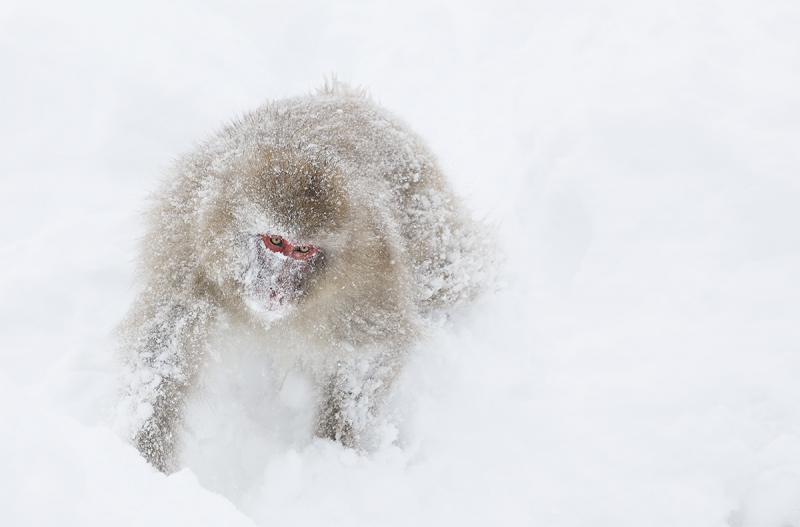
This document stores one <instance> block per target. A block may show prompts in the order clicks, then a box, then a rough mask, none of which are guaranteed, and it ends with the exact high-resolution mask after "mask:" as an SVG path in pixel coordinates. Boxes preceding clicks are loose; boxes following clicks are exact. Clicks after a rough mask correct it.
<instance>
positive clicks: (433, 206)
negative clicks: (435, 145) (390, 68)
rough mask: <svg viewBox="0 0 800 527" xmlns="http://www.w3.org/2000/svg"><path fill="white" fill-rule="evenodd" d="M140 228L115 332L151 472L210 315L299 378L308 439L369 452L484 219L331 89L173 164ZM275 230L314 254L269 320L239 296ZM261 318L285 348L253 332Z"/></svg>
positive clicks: (200, 360)
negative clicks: (311, 419)
mask: <svg viewBox="0 0 800 527" xmlns="http://www.w3.org/2000/svg"><path fill="white" fill-rule="evenodd" d="M146 222H147V232H146V234H145V236H144V238H143V239H142V241H141V244H140V248H139V260H138V279H139V282H140V284H141V287H142V291H141V293H140V295H139V297H138V299H137V300H136V302H135V303H134V305H133V306H132V308H131V310H130V313H129V314H128V315H127V317H126V318H125V320H123V321H122V323H121V324H120V326H119V328H118V334H119V340H120V343H121V353H122V359H123V362H124V373H123V379H124V387H123V397H122V402H121V410H120V416H121V418H120V419H121V421H122V422H123V425H124V427H125V430H126V431H127V432H126V433H129V434H130V436H131V439H132V441H133V442H134V444H135V445H136V446H137V448H138V449H139V450H140V451H141V452H142V454H143V455H144V456H145V458H147V459H148V461H150V462H151V463H152V464H153V465H154V466H156V467H157V468H158V469H159V470H162V471H164V472H170V471H173V470H175V469H176V468H177V467H178V466H179V464H180V436H181V429H182V422H183V421H182V419H183V406H184V404H185V401H186V398H187V396H188V394H189V393H190V392H191V390H193V389H194V388H195V387H196V386H197V385H198V382H199V381H198V376H199V375H201V371H202V367H203V365H204V364H206V363H207V360H206V356H207V354H208V352H209V349H208V347H209V341H210V335H211V334H212V333H214V332H215V331H216V329H215V328H216V325H217V324H219V323H220V321H221V320H231V319H236V320H238V321H243V322H244V323H246V324H248V325H249V326H251V327H253V328H255V329H254V330H255V331H257V332H259V331H260V332H263V333H264V335H265V336H264V353H270V354H272V355H273V356H275V357H276V359H277V360H280V361H283V362H285V363H292V364H299V365H301V366H302V367H305V368H307V369H308V370H309V371H310V372H311V373H312V374H313V376H314V378H315V379H316V382H317V383H318V385H319V387H320V394H321V400H320V404H319V410H318V419H317V426H316V428H315V432H316V434H317V435H319V436H322V437H329V438H331V439H334V440H337V441H340V442H341V443H342V444H344V445H346V446H350V447H356V448H369V447H370V445H371V441H372V439H371V435H370V430H371V427H372V426H373V425H374V423H375V420H376V418H377V416H378V415H379V413H380V406H381V404H382V401H383V399H384V398H385V395H386V393H387V391H388V390H389V388H390V386H391V383H392V381H393V379H394V378H395V377H396V375H397V373H398V372H399V370H400V368H401V367H402V366H403V364H404V362H405V360H406V357H407V353H408V351H409V349H410V348H411V347H412V346H413V345H414V343H415V342H417V341H418V339H419V338H420V336H421V335H422V334H423V333H424V331H425V327H426V324H427V322H426V321H427V320H428V319H429V317H430V316H431V315H432V314H435V313H437V312H441V311H443V310H446V309H449V308H451V307H453V306H455V305H458V304H460V303H463V302H465V301H467V300H469V299H470V298H472V297H473V296H474V295H475V294H476V293H477V292H478V291H479V290H480V289H481V288H482V286H483V284H484V282H485V279H486V274H487V262H488V260H489V257H488V250H489V247H488V246H487V245H486V244H484V243H483V242H484V240H485V228H484V227H483V226H481V225H480V224H477V223H475V222H474V221H472V220H471V219H470V218H469V216H468V215H467V213H466V212H465V211H464V210H463V209H462V207H461V204H460V202H459V201H458V199H457V198H456V197H455V196H454V195H453V193H452V191H451V190H450V187H449V185H448V183H447V181H446V180H445V178H444V177H443V175H442V174H441V171H440V170H439V168H438V166H437V164H436V162H435V159H434V158H433V156H432V155H431V154H430V153H429V152H428V150H427V149H426V147H425V146H424V145H423V143H422V141H421V140H420V139H419V138H418V137H417V136H416V135H414V134H413V133H411V132H410V131H409V130H408V129H407V128H406V127H405V125H403V124H402V123H401V122H400V121H398V120H397V119H396V118H394V117H392V116H391V115H390V114H388V113H387V112H386V111H384V110H383V109H381V108H379V107H378V106H376V105H375V104H373V103H372V102H371V101H370V100H369V99H368V98H366V97H365V96H364V95H363V92H359V91H358V90H353V89H351V88H347V87H346V86H343V85H341V84H339V83H336V82H335V81H333V82H332V83H331V84H329V85H328V86H327V88H323V90H321V92H320V93H319V94H318V95H315V96H307V97H299V98H295V99H288V100H283V101H277V102H274V103H269V104H266V105H265V106H263V107H262V108H260V109H258V110H256V111H254V112H252V113H250V114H247V115H245V116H244V117H243V118H242V119H241V120H239V121H237V122H235V123H233V124H231V125H229V126H228V127H226V128H224V129H223V130H221V131H220V132H219V133H218V134H216V135H215V136H214V137H212V138H211V139H210V140H209V141H207V142H206V143H204V144H202V145H199V146H198V147H197V148H196V149H195V150H194V151H193V152H191V153H189V154H188V155H186V156H184V157H182V158H181V159H179V160H178V162H177V163H176V164H175V166H174V168H173V169H172V171H171V172H170V173H169V175H168V176H167V177H166V179H165V180H164V182H163V184H162V186H161V188H160V189H159V191H158V192H157V193H156V194H155V195H154V196H153V202H152V207H151V209H150V211H149V212H148V214H147V217H146ZM276 233H277V234H280V235H282V236H287V237H290V238H292V239H298V240H305V241H308V242H310V243H313V244H314V246H316V247H318V248H319V250H320V255H319V258H317V260H315V262H314V264H313V265H312V266H311V267H310V268H309V269H308V270H307V271H304V272H303V274H302V281H301V282H299V284H300V285H299V286H298V291H297V299H296V301H295V302H294V303H293V305H292V306H291V309H289V308H287V309H286V310H283V311H281V312H280V315H279V316H278V315H273V314H272V313H270V312H265V310H263V309H260V308H259V307H258V305H256V304H257V303H258V302H257V301H254V300H253V298H255V297H254V296H253V295H254V294H253V292H252V290H253V287H254V286H253V285H252V283H253V280H255V279H254V278H253V276H255V275H256V274H257V272H258V266H259V265H261V264H260V263H259V262H264V259H265V258H269V257H270V255H269V254H268V253H265V252H264V250H263V246H261V245H259V244H260V243H261V241H260V236H261V235H264V234H276ZM275 328H279V329H280V332H281V333H282V334H291V335H292V336H293V338H292V339H291V343H287V344H285V345H284V344H282V345H279V346H276V345H275V344H274V342H272V341H271V340H270V339H268V338H267V336H266V335H267V332H269V331H275Z"/></svg>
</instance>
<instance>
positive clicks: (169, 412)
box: [119, 292, 215, 473]
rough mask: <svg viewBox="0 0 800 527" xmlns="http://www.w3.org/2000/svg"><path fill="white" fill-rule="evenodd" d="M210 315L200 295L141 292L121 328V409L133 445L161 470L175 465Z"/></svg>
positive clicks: (210, 307) (211, 308)
mask: <svg viewBox="0 0 800 527" xmlns="http://www.w3.org/2000/svg"><path fill="white" fill-rule="evenodd" d="M214 315H215V310H214V309H213V306H211V305H210V304H209V303H207V302H204V301H202V300H198V299H180V298H177V297H170V296H168V295H163V294H155V295H154V294H148V293H147V292H145V293H143V294H142V296H141V297H140V298H139V299H138V300H137V303H136V305H134V307H133V309H132V310H131V312H130V314H129V315H128V317H127V319H126V320H125V321H123V324H122V325H121V326H120V329H119V334H120V340H121V341H122V348H123V353H124V355H123V360H124V362H125V369H124V374H123V391H124V395H123V400H122V408H121V413H122V416H123V419H125V420H126V421H127V423H126V425H127V428H128V430H129V433H130V437H131V440H132V441H133V443H134V445H135V446H136V447H137V448H138V449H139V451H140V452H141V453H142V455H143V456H144V457H145V458H146V459H147V460H148V461H149V462H150V463H151V464H152V465H153V466H154V467H156V468H157V469H159V470H160V471H162V472H165V473H169V472H171V471H173V470H175V469H176V468H177V448H176V447H177V446H178V440H179V428H180V426H181V424H182V420H183V409H184V401H185V398H186V395H187V393H188V390H189V388H190V387H191V386H193V385H194V380H195V377H196V375H197V371H198V369H199V366H200V364H201V363H202V358H203V354H204V353H205V351H206V349H205V342H206V338H207V334H208V326H209V323H210V322H211V320H212V319H213V318H214Z"/></svg>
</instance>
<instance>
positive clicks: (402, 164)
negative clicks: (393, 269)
mask: <svg viewBox="0 0 800 527" xmlns="http://www.w3.org/2000/svg"><path fill="white" fill-rule="evenodd" d="M227 134H228V136H229V137H235V136H237V135H238V136H239V137H240V138H241V139H242V140H244V141H247V142H251V143H255V144H262V145H268V146H278V147H285V146H287V145H288V146H290V147H291V148H292V149H294V150H296V151H297V152H299V153H301V155H304V156H309V157H322V158H323V159H325V161H326V162H328V163H330V164H333V165H336V167H337V169H338V170H339V172H340V173H341V174H342V175H343V176H344V178H345V180H346V184H347V186H348V200H349V201H350V206H351V207H370V208H375V207H376V205H377V208H378V209H380V210H381V211H383V213H384V214H387V215H389V216H391V221H392V223H394V225H395V227H396V229H397V230H398V231H399V232H398V234H399V235H400V237H401V239H402V243H403V244H404V250H405V252H406V254H407V255H408V257H409V260H410V263H411V266H412V268H413V272H414V275H415V276H414V279H415V280H417V281H418V286H419V287H418V288H417V291H416V297H417V302H418V303H419V305H420V307H421V308H422V310H423V311H428V310H430V309H441V308H447V307H450V306H453V305H457V304H459V303H461V302H463V301H466V300H468V299H470V298H471V297H473V296H474V295H475V294H476V293H477V292H478V291H479V290H480V289H481V288H482V287H483V286H485V283H486V278H487V271H488V269H487V268H486V267H487V262H488V258H487V254H488V251H489V250H490V247H489V246H488V245H487V244H486V240H487V236H486V231H487V229H486V227H485V226H483V225H481V224H479V223H477V222H475V221H474V220H472V219H471V218H470V217H469V214H468V213H467V212H466V211H465V210H464V208H463V206H462V204H461V202H460V200H459V199H458V198H457V197H456V196H455V194H454V193H453V191H452V189H451V187H450V185H449V183H448V182H447V180H446V178H445V177H444V175H443V174H442V172H441V170H440V169H439V167H438V164H437V162H436V159H435V157H434V156H433V154H432V153H431V152H430V151H429V150H428V148H427V147H426V146H425V144H424V143H423V141H422V139H421V138H420V137H419V136H418V135H416V134H414V133H413V132H411V131H410V130H409V128H408V127H407V126H406V125H405V124H404V123H403V122H402V121H400V120H399V119H397V118H396V117H394V116H392V115H391V114H390V113H389V112H387V111H386V110H384V109H382V108H380V107H379V106H377V105H376V104H374V103H373V102H372V101H370V100H369V99H368V98H366V97H364V96H363V95H360V94H354V93H351V92H348V91H346V90H341V89H335V90H332V92H329V93H322V94H318V95H314V96H306V97H297V98H292V99H284V100H280V101H277V102H272V103H268V104H266V105H264V106H263V107H261V108H259V109H258V110H256V111H254V112H253V113H251V114H249V115H247V116H245V117H244V118H243V119H242V121H241V122H240V123H237V124H235V125H233V126H232V127H230V128H228V129H227Z"/></svg>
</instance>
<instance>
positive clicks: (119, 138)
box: [0, 0, 800, 527]
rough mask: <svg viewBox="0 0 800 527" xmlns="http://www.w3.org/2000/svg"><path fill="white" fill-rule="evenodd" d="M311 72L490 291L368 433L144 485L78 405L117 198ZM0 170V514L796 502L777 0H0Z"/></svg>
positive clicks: (795, 168) (799, 424)
mask: <svg viewBox="0 0 800 527" xmlns="http://www.w3.org/2000/svg"><path fill="white" fill-rule="evenodd" d="M333 71H335V72H337V73H338V75H339V78H340V79H343V80H349V81H351V82H353V83H354V84H361V85H363V86H364V87H366V88H368V89H369V91H370V93H371V94H372V97H373V99H375V100H376V101H379V102H380V103H381V104H382V105H383V106H385V107H387V108H389V109H390V110H391V111H393V112H394V113H396V114H397V115H399V116H401V117H402V118H404V119H405V120H406V121H407V122H408V123H409V124H410V125H411V127H412V128H413V129H415V130H416V131H418V132H419V133H420V134H421V135H422V136H423V137H425V138H426V139H427V141H428V143H429V144H430V146H431V148H432V149H433V151H434V152H436V153H437V155H438V156H439V158H440V160H441V163H442V166H443V167H444V168H445V170H446V171H447V173H448V174H449V175H450V177H451V178H452V181H453V184H454V185H455V187H456V188H457V190H458V191H459V193H460V194H461V195H463V196H465V198H466V199H467V201H468V203H469V204H470V205H471V208H472V209H473V210H474V211H475V212H476V214H478V215H479V216H483V217H488V218H489V219H490V220H491V221H493V222H495V223H496V224H497V225H498V226H499V229H498V230H499V232H498V240H499V241H498V243H500V244H502V246H503V248H504V252H505V253H506V255H507V261H506V264H505V269H504V273H505V275H504V280H505V287H504V288H503V289H502V290H501V291H500V292H499V293H498V294H496V295H493V296H490V297H488V298H485V299H483V300H482V301H481V302H479V303H478V304H476V305H475V306H473V308H472V309H471V310H469V311H468V312H466V313H463V314H461V315H460V316H459V317H456V319H455V320H454V322H453V324H452V326H451V327H448V328H446V329H444V330H442V331H440V332H439V333H437V334H436V335H433V336H432V337H431V339H430V340H429V341H428V342H426V343H425V345H424V346H423V347H422V349H421V350H420V352H419V353H418V354H417V355H416V356H415V357H414V359H413V361H412V363H411V364H410V366H409V368H408V369H407V371H406V372H405V373H404V375H403V377H402V379H401V381H400V383H399V384H398V386H397V390H396V394H395V397H394V399H393V403H392V404H393V408H394V409H395V411H396V412H398V413H399V414H400V415H402V417H403V421H402V423H401V424H400V426H399V438H398V440H397V441H396V442H395V443H394V444H392V445H386V446H385V447H384V448H382V449H381V450H380V451H378V452H376V453H374V454H372V455H370V456H363V457H359V456H357V455H355V454H354V453H353V452H351V451H346V450H344V449H341V448H339V447H338V446H336V445H334V444H332V443H329V442H325V441H319V440H317V441H311V440H310V439H307V440H306V441H305V442H302V441H301V442H298V443H296V444H283V443H272V444H270V445H241V448H242V450H244V451H248V450H249V451H251V452H252V453H253V454H254V459H257V460H260V461H259V463H260V465H254V466H253V469H254V470H255V471H256V472H257V473H258V477H257V478H256V479H255V480H252V481H247V482H242V488H238V489H235V490H229V491H227V492H226V491H219V489H209V488H208V487H209V485H206V486H205V487H204V486H203V485H204V482H203V478H200V477H198V475H197V474H195V473H194V472H193V471H191V470H184V471H182V472H179V473H177V474H174V475H172V476H170V477H166V476H164V475H162V474H160V473H157V472H155V471H154V470H153V469H152V468H151V467H149V466H148V465H147V464H146V463H145V462H144V460H143V459H142V458H141V457H140V456H139V455H138V453H137V452H136V451H135V450H134V449H133V448H132V447H130V446H128V445H126V444H125V443H124V442H123V441H121V440H120V439H119V438H118V437H117V436H115V435H114V433H113V432H112V431H111V428H110V426H109V424H108V423H109V412H110V411H111V408H112V407H113V405H114V397H115V389H116V385H115V382H116V371H115V364H114V361H113V356H112V353H113V343H112V342H111V339H110V336H109V334H110V331H111V329H112V328H113V326H114V325H115V323H116V322H117V321H118V320H119V319H120V318H121V317H122V315H123V313H124V312H125V311H126V309H127V307H128V305H129V304H130V302H131V300H132V297H133V294H134V292H133V289H132V288H131V286H130V283H131V278H132V265H131V261H132V258H133V254H134V253H133V248H134V243H135V240H136V238H137V236H138V235H139V234H141V232H142V229H141V224H140V223H139V222H138V215H139V213H140V211H141V210H142V208H143V197H144V196H146V194H147V192H148V191H149V190H150V189H152V188H154V185H155V182H156V181H157V179H158V177H159V175H160V174H162V173H163V171H164V170H165V168H166V167H167V166H169V163H170V161H171V159H173V158H174V157H175V156H176V155H178V154H179V153H180V152H182V151H184V150H186V149H187V148H189V147H190V146H191V145H192V144H193V142H194V141H196V140H199V139H202V138H203V137H204V136H205V135H206V134H208V133H209V132H211V131H212V130H213V129H215V128H217V127H219V126H220V125H221V124H222V123H223V122H225V121H227V120H229V119H231V118H233V117H235V116H236V115H238V114H240V113H241V112H242V111H244V110H247V109H252V108H255V107H257V106H258V105H259V104H261V103H262V102H264V101H265V100H267V99H271V98H280V97H286V96H292V95H297V94H302V93H308V92H309V91H311V90H312V88H313V87H314V86H315V85H318V84H320V83H321V81H322V78H323V75H324V74H326V73H330V72H333ZM0 178H2V179H1V180H0V181H1V183H0V354H2V355H1V356H0V524H2V525H80V526H89V525H98V526H106V525H165V526H174V525H193V526H202V525H297V526H320V525H326V526H327V525H347V526H358V525H364V526H375V525H432V526H442V525H534V526H538V525H542V526H544V525H563V526H587V525H602V526H612V525H613V526H641V525H654V526H668V525H683V526H691V525H698V526H700V525H702V526H726V525H730V526H741V527H744V526H776V527H785V526H798V525H800V349H799V348H800V335H799V334H798V328H799V327H800V312H799V307H800V3H798V2H796V1H785V2H781V1H753V2H739V1H729V0H724V1H723V0H719V1H707V0H698V1H674V2H658V1H655V0H651V1H648V2H645V1H639V2H623V1H620V2H610V1H602V2H589V1H586V2H579V1H567V2H556V1H544V0H543V1H538V0H536V1H529V2H507V1H493V2H482V3H476V2H464V1H458V2H456V1H451V2H429V1H420V0H415V1H409V2H395V3H382V2H370V1H363V2H349V1H348V2H345V1H340V2H329V3H326V2H314V1H300V2H288V1H286V2H230V1H228V2H215V1H205V2H193V3H188V2H186V3H181V2H172V3H168V4H167V3H164V2H149V1H137V2H113V3H112V2H101V1H98V2H83V1H71V2H52V3H50V4H46V3H43V2H16V1H14V0H4V1H3V2H2V3H1V4H0ZM272 404H275V405H279V404H280V398H276V400H275V401H273V402H272ZM284 413H286V412H284ZM281 415H283V414H281ZM284 425H286V423H282V422H281V421H280V420H278V421H277V422H275V423H271V424H270V426H274V427H275V429H276V430H280V429H281V427H282V426H284ZM286 426H288V425H286ZM259 448H262V449H266V450H263V452H267V454H263V452H262V451H259ZM245 453H246V452H245ZM259 454H263V455H259ZM215 490H216V491H215Z"/></svg>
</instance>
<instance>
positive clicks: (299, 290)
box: [241, 234, 322, 323]
mask: <svg viewBox="0 0 800 527" xmlns="http://www.w3.org/2000/svg"><path fill="white" fill-rule="evenodd" d="M248 238H249V241H250V244H254V245H255V247H251V250H250V251H248V252H249V253H250V258H248V260H249V262H248V265H246V269H245V273H244V275H243V276H242V280H241V285H242V298H243V299H244V301H245V304H246V305H247V306H248V307H249V308H250V309H251V310H252V311H255V312H256V313H257V314H258V315H259V318H261V319H262V321H264V322H266V323H271V322H274V321H276V320H278V319H280V318H283V317H284V316H286V315H287V314H288V313H289V312H290V311H291V309H292V308H293V307H294V306H295V305H296V304H297V302H298V301H300V300H301V299H302V297H303V296H304V295H306V294H307V286H308V284H309V282H310V278H311V277H312V275H313V274H315V271H317V270H318V268H319V266H320V264H321V260H322V253H321V252H320V250H319V249H318V248H317V247H315V246H314V245H311V244H309V243H305V242H301V241H297V240H293V239H291V238H287V237H284V236H281V235H278V234H264V235H260V236H258V237H254V236H250V237H248Z"/></svg>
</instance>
